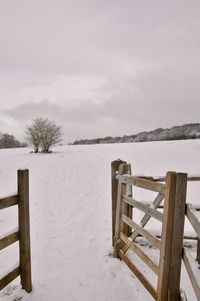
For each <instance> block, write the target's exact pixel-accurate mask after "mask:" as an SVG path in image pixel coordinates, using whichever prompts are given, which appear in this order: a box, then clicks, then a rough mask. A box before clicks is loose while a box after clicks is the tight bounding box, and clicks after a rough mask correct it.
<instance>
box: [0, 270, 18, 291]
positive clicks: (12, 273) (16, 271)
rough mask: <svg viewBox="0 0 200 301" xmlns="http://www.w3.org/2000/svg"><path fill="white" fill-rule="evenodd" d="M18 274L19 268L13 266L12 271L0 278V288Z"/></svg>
mask: <svg viewBox="0 0 200 301" xmlns="http://www.w3.org/2000/svg"><path fill="white" fill-rule="evenodd" d="M19 275H20V269H19V267H18V268H15V269H14V270H13V271H12V272H10V273H9V274H7V275H6V276H4V277H3V278H2V279H0V290H1V289H3V288H4V287H5V286H7V285H8V284H9V283H10V282H11V281H13V280H14V279H15V278H17V277H18V276H19Z"/></svg>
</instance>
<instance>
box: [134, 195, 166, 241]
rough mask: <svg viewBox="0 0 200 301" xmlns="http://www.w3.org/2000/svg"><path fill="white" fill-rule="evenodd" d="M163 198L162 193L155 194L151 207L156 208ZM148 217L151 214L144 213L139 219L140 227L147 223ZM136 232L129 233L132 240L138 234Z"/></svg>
mask: <svg viewBox="0 0 200 301" xmlns="http://www.w3.org/2000/svg"><path fill="white" fill-rule="evenodd" d="M163 199H164V195H163V194H160V193H159V194H158V195H157V197H156V198H155V200H154V201H153V204H152V205H151V206H152V208H155V209H156V208H158V206H159V205H160V203H161V202H162V200H163ZM150 218H151V216H149V215H148V214H145V215H144V216H143V218H142V219H141V221H140V225H141V226H142V227H144V226H145V225H146V224H147V223H148V221H149V219H150ZM138 234H139V233H138V232H137V231H134V232H133V233H132V235H131V238H132V240H135V239H136V237H137V236H138Z"/></svg>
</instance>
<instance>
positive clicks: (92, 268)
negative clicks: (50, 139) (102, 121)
mask: <svg viewBox="0 0 200 301" xmlns="http://www.w3.org/2000/svg"><path fill="white" fill-rule="evenodd" d="M118 158H121V159H124V160H127V161H128V162H130V163H131V164H132V169H133V173H134V174H145V175H149V176H151V175H152V176H161V175H165V173H166V172H167V171H169V170H175V171H177V172H187V173H189V174H200V141H199V140H190V141H189V140H188V141H173V142H148V143H132V144H114V145H91V146H63V147H58V148H56V149H55V150H54V152H53V153H52V154H33V153H30V150H29V149H10V150H0V187H1V188H0V197H3V196H6V195H9V194H12V193H13V192H15V191H16V182H17V177H16V173H17V169H20V168H28V169H29V171H30V214H31V247H32V278H33V292H32V293H31V294H29V295H28V294H26V293H25V292H24V291H23V290H21V288H20V285H19V278H18V279H16V280H15V281H14V282H13V283H11V284H10V285H9V286H7V287H6V288H5V289H4V290H2V291H1V292H0V300H1V301H8V300H9V301H10V300H23V301H25V300H27V301H55V300H59V301H67V300H69V301H79V300H81V301H94V300H97V301H112V300H113V301H121V300H126V301H132V300H137V301H144V300H145V301H146V300H153V299H152V298H151V296H150V295H149V294H148V292H147V291H146V290H145V289H144V288H143V286H142V285H141V284H140V283H139V281H138V280H137V278H136V277H134V276H133V275H132V274H131V272H130V271H129V270H128V268H127V267H126V266H125V264H123V263H122V262H120V261H119V260H118V259H114V258H113V257H112V256H111V254H112V247H111V179H110V163H111V161H113V160H115V159H118ZM188 201H190V202H193V203H195V204H199V205H200V183H198V182H195V183H191V184H189V186H188ZM16 227H17V217H16V208H14V207H13V208H9V209H6V210H1V212H0V236H3V235H4V234H5V233H7V232H9V231H11V230H12V229H13V228H16ZM187 230H188V231H190V229H189V228H187ZM150 251H151V252H153V250H150ZM17 255H18V245H17V243H16V244H14V245H12V246H10V247H8V248H6V249H4V250H2V251H1V252H0V277H2V276H3V275H4V274H5V273H6V272H7V271H8V270H9V269H10V268H12V267H13V266H14V265H16V264H17ZM183 278H184V279H183V281H184V282H183V286H184V288H186V287H187V289H188V292H189V295H190V300H191V301H195V300H196V299H195V297H194V295H193V294H192V290H191V289H190V286H189V284H187V285H185V282H187V279H185V277H183ZM188 283H189V282H188Z"/></svg>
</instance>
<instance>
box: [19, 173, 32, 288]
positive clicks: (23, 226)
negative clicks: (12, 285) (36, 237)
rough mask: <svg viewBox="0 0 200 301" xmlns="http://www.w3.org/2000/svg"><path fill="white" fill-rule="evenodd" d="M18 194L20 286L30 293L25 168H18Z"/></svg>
mask: <svg viewBox="0 0 200 301" xmlns="http://www.w3.org/2000/svg"><path fill="white" fill-rule="evenodd" d="M18 196H19V203H18V209H19V255H20V276H21V285H22V288H24V289H25V290H26V291H27V292H28V293H30V292H31V291H32V281H31V249H30V217H29V173H28V170H27V169H26V170H18Z"/></svg>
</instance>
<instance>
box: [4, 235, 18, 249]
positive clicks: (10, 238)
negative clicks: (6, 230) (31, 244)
mask: <svg viewBox="0 0 200 301" xmlns="http://www.w3.org/2000/svg"><path fill="white" fill-rule="evenodd" d="M18 240H19V232H15V233H12V234H10V235H8V236H5V237H3V238H1V239H0V250H2V249H4V248H6V247H8V246H10V245H11V244H13V243H15V242H16V241H18Z"/></svg>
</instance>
